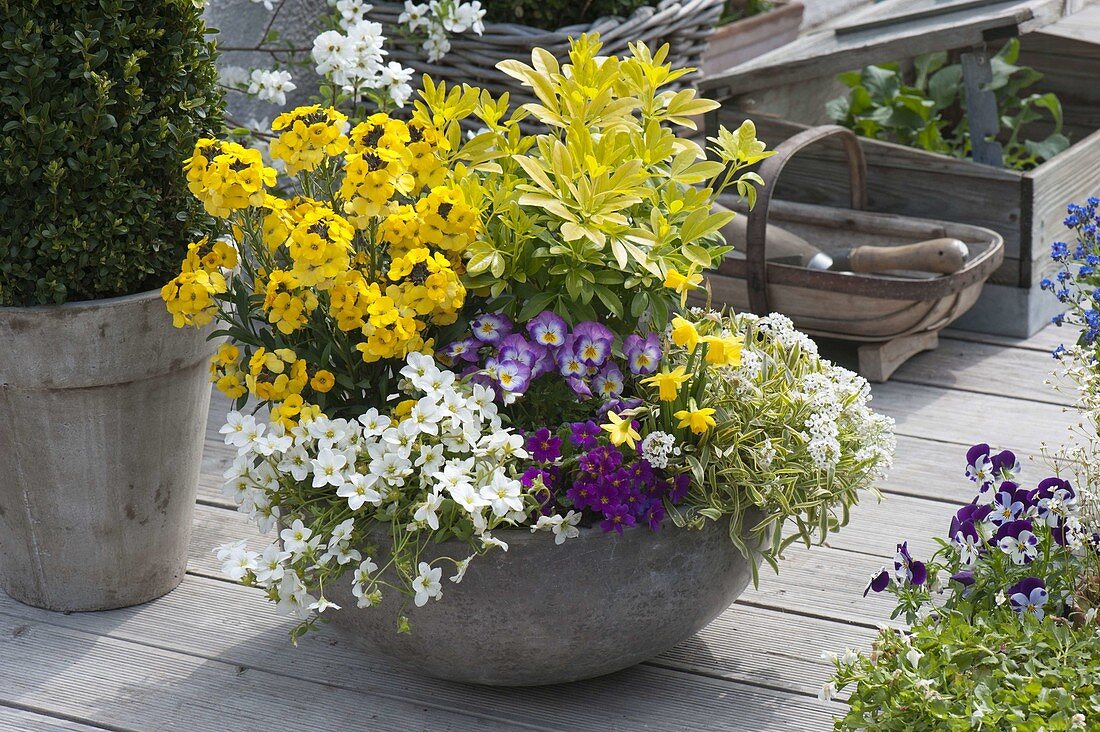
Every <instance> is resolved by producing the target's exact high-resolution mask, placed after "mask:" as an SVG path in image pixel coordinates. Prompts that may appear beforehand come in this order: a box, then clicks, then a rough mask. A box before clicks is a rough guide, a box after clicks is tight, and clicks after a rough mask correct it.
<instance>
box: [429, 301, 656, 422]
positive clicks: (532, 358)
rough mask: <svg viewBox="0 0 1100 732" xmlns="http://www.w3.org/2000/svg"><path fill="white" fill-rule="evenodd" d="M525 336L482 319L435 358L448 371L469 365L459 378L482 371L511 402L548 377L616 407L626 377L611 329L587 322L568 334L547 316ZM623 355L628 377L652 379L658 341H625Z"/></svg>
mask: <svg viewBox="0 0 1100 732" xmlns="http://www.w3.org/2000/svg"><path fill="white" fill-rule="evenodd" d="M525 330H526V331H527V332H526V334H524V333H520V332H514V331H515V324H514V323H513V322H512V321H511V320H509V319H508V317H506V316H505V315H502V314H500V313H485V314H482V315H479V316H478V317H477V318H475V319H474V320H473V322H472V323H471V332H472V335H470V336H468V337H466V338H463V339H461V340H458V341H455V342H454V343H451V344H449V345H447V346H445V347H444V348H442V349H441V350H440V352H439V354H438V355H439V357H440V359H441V360H443V361H444V362H445V363H448V364H449V365H454V364H455V363H458V362H463V361H464V362H466V363H467V364H470V366H469V368H468V369H467V371H465V372H463V373H472V372H478V371H480V372H481V375H484V377H486V378H487V379H488V380H490V381H491V382H492V383H493V385H495V386H499V387H500V388H501V391H502V392H503V393H504V394H507V395H511V397H512V398H514V397H516V396H520V395H522V394H524V393H525V392H526V391H527V388H528V387H529V386H530V384H531V382H532V381H534V380H535V379H537V378H539V377H540V376H543V375H545V374H552V373H556V374H558V375H560V376H561V377H562V378H564V379H565V381H566V383H567V384H568V385H569V387H570V388H571V389H572V390H573V393H574V394H576V395H577V396H578V397H579V398H580V399H582V400H587V399H591V398H593V397H598V398H600V399H601V400H602V401H603V402H605V403H615V402H616V401H617V400H618V399H619V398H620V396H621V395H622V393H623V388H624V386H625V382H624V375H623V370H622V369H621V368H620V367H619V365H618V364H616V363H615V359H614V357H613V354H612V346H613V345H614V343H615V335H614V333H612V332H611V330H610V329H609V328H607V327H606V326H604V325H602V324H601V323H597V322H595V321H585V322H583V323H578V324H577V325H575V326H574V327H573V329H572V331H570V330H569V326H568V325H567V324H566V322H565V320H563V319H562V318H561V317H560V316H558V315H557V314H556V313H553V312H551V311H549V310H545V311H543V312H541V313H539V314H538V315H536V316H535V317H534V318H532V319H531V320H529V321H528V322H527V324H526V326H525ZM623 354H624V356H625V359H626V368H627V370H628V371H629V372H630V373H632V374H634V375H636V376H639V375H645V374H651V373H653V372H654V371H656V370H657V365H658V363H659V362H660V360H661V346H660V339H659V338H658V337H657V334H656V333H650V334H648V335H646V336H644V337H643V336H640V335H631V336H628V337H627V338H626V339H625V341H624V342H623ZM618 406H621V405H618Z"/></svg>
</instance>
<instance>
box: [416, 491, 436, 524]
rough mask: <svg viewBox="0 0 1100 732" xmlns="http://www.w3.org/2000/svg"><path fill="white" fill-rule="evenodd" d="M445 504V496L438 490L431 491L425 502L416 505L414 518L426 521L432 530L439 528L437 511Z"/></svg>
mask: <svg viewBox="0 0 1100 732" xmlns="http://www.w3.org/2000/svg"><path fill="white" fill-rule="evenodd" d="M442 505H443V496H442V495H440V494H439V493H438V492H435V491H433V492H432V493H429V494H428V496H427V497H426V498H425V499H424V502H423V503H421V504H420V505H419V506H417V507H416V512H415V513H413V520H414V521H420V522H423V523H426V524H427V525H428V528H430V529H431V530H432V531H436V530H438V529H439V516H438V515H437V514H436V511H438V510H439V507H440V506H442Z"/></svg>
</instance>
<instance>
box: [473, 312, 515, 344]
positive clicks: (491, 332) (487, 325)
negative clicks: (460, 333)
mask: <svg viewBox="0 0 1100 732" xmlns="http://www.w3.org/2000/svg"><path fill="white" fill-rule="evenodd" d="M470 326H471V328H472V329H473V333H474V338H477V339H478V340H479V341H481V342H482V343H499V342H500V341H501V340H502V339H504V338H505V336H507V335H508V334H510V333H511V332H512V321H511V320H509V319H508V317H507V316H506V315H502V314H501V313H482V314H481V315H479V316H477V317H476V318H474V320H473V322H472V323H471V324H470Z"/></svg>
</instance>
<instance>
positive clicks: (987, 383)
mask: <svg viewBox="0 0 1100 732" xmlns="http://www.w3.org/2000/svg"><path fill="white" fill-rule="evenodd" d="M1056 365H1057V362H1056V361H1055V360H1054V359H1053V358H1051V357H1050V355H1049V354H1047V353H1043V352H1041V351H1037V350H1030V349H1024V348H1004V347H1003V346H997V345H991V344H987V343H977V342H974V341H962V340H954V339H946V338H945V339H941V340H940V344H939V347H938V348H936V349H935V350H933V351H925V352H924V353H921V354H918V355H916V356H914V357H913V358H911V359H909V360H908V361H907V362H906V363H904V364H903V365H902V366H901V367H900V368H898V370H897V371H895V372H894V375H893V376H892V377H891V380H892V381H897V382H904V383H907V384H925V385H928V386H939V387H943V388H946V389H955V390H959V391H969V392H977V393H982V394H993V395H997V396H1007V397H1014V398H1017V399H1028V400H1033V401H1038V402H1047V403H1048V404H1059V405H1069V404H1072V403H1073V398H1072V396H1071V393H1070V392H1068V391H1061V392H1059V391H1055V390H1054V388H1053V387H1052V386H1050V385H1048V384H1047V383H1046V382H1048V381H1051V380H1053V378H1054V377H1053V372H1054V369H1055V367H1056Z"/></svg>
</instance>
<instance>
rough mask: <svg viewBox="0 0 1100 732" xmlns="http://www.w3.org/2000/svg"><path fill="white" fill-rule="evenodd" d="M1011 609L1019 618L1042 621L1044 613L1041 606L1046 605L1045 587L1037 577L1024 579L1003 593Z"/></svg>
mask: <svg viewBox="0 0 1100 732" xmlns="http://www.w3.org/2000/svg"><path fill="white" fill-rule="evenodd" d="M1005 594H1006V595H1008V602H1009V603H1010V604H1011V605H1012V609H1013V610H1015V611H1016V612H1017V613H1019V614H1020V615H1021V616H1024V615H1030V616H1032V617H1033V618H1035V619H1036V620H1042V619H1043V616H1044V615H1045V614H1046V612H1045V611H1044V610H1043V606H1044V605H1046V604H1047V599H1048V595H1047V589H1046V585H1045V584H1044V583H1043V581H1042V580H1041V579H1039V578H1038V577H1025V578H1024V579H1022V580H1020V581H1019V582H1017V583H1016V584H1014V585H1012V586H1011V587H1009V588H1008V590H1006V591H1005Z"/></svg>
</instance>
